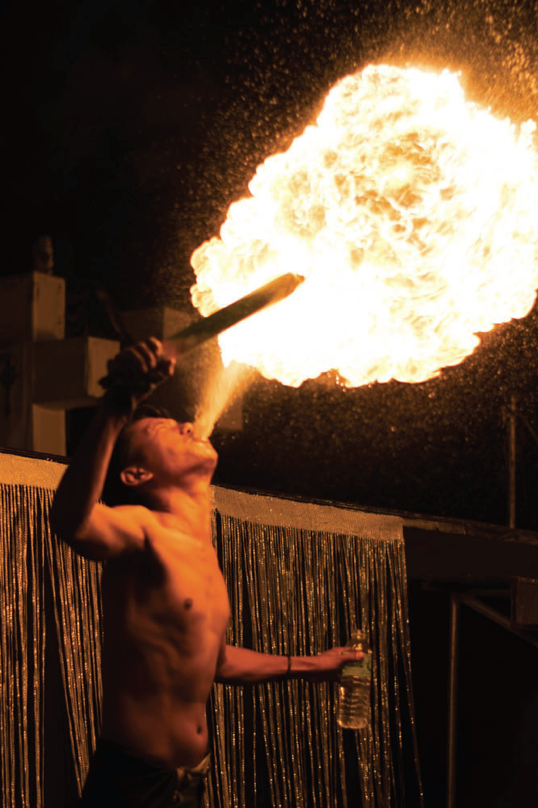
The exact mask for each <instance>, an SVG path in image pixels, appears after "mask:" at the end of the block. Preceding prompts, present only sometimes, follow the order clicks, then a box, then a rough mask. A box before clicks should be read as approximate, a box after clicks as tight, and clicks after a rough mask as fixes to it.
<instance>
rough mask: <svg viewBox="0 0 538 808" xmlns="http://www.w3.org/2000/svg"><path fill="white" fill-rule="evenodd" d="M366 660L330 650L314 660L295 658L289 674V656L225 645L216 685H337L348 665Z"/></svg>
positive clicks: (220, 659) (361, 656)
mask: <svg viewBox="0 0 538 808" xmlns="http://www.w3.org/2000/svg"><path fill="white" fill-rule="evenodd" d="M343 651H345V655H343ZM363 656H364V654H363V653H362V652H361V651H352V652H349V649H347V648H346V649H344V648H330V649H329V650H328V651H323V653H321V654H317V655H315V656H292V657H291V668H290V671H289V674H288V657H287V656H278V655H273V654H260V653H258V652H257V651H251V650H249V649H248V648H238V647H236V646H233V645H223V647H222V649H221V654H220V656H219V662H218V665H217V673H216V676H215V681H216V682H221V683H224V684H235V685H244V684H259V683H260V682H270V681H273V680H279V679H306V680H308V681H310V682H325V681H336V680H337V679H338V676H339V674H340V672H341V670H342V668H343V666H344V665H345V664H346V662H350V661H351V660H352V659H355V660H359V659H362V658H363Z"/></svg>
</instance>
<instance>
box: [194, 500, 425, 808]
mask: <svg viewBox="0 0 538 808" xmlns="http://www.w3.org/2000/svg"><path fill="white" fill-rule="evenodd" d="M214 495H215V496H214V499H215V508H214V536H215V543H216V547H217V552H218V554H219V557H220V560H221V565H222V569H223V572H224V576H225V578H226V580H227V583H228V591H229V594H230V601H231V609H232V620H231V624H230V630H229V635H228V642H229V643H230V644H231V645H247V646H249V647H252V648H254V649H255V650H257V651H263V652H267V653H274V654H293V655H302V654H317V653H320V652H321V651H324V650H325V649H327V648H330V647H332V646H335V645H343V644H345V642H346V640H347V638H348V637H349V634H350V631H351V630H352V629H353V628H355V627H362V628H363V629H366V631H367V632H368V634H369V636H370V639H371V644H372V649H373V661H374V664H373V684H372V715H371V727H370V729H368V730H366V731H361V732H350V731H349V730H341V729H340V728H339V727H338V725H337V723H336V707H337V687H336V685H335V684H331V683H323V684H319V683H318V684H313V683H306V682H300V681H291V682H275V683H271V684H267V685H259V686H256V687H254V688H250V687H249V688H246V687H245V688H237V687H229V686H224V685H216V686H215V688H214V695H213V701H212V707H213V710H212V719H213V720H212V724H213V732H214V743H213V747H214V750H213V753H214V756H215V765H214V767H213V770H212V775H211V779H210V785H209V805H210V806H212V808H240V806H246V805H256V806H259V807H260V808H263V807H264V806H271V807H272V808H274V806H282V808H340V806H341V807H342V808H351V807H352V806H365V807H366V806H368V808H374V806H375V807H376V808H399V807H400V806H404V805H408V806H412V808H416V807H417V806H419V805H421V804H422V789H421V784H420V772H419V762H418V756H417V748H416V738H415V728H414V711H413V699H412V683H411V659H410V645H409V621H408V612H407V597H406V590H407V581H406V570H405V555H404V544H403V531H402V523H401V520H400V519H399V518H397V517H392V516H383V515H376V514H369V513H365V512H362V511H358V510H353V509H348V508H339V507H332V506H320V505H314V504H310V503H308V504H307V503H299V502H293V501H289V500H283V499H277V498H269V497H261V496H255V495H250V494H243V493H240V492H237V491H230V490H226V489H222V488H221V489H217V488H216V489H214Z"/></svg>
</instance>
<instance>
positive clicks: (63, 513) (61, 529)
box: [49, 500, 87, 545]
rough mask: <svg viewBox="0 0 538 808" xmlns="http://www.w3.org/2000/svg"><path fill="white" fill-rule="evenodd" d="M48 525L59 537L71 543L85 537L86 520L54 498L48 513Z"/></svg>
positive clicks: (80, 540)
mask: <svg viewBox="0 0 538 808" xmlns="http://www.w3.org/2000/svg"><path fill="white" fill-rule="evenodd" d="M49 521H50V527H51V530H52V532H53V533H55V534H56V535H57V536H58V538H59V539H61V540H62V541H64V542H66V543H67V544H70V545H73V544H76V543H77V542H82V541H84V539H85V538H86V521H87V520H85V519H82V518H80V516H79V515H77V514H75V513H73V512H70V510H69V508H66V507H65V506H62V504H61V503H58V502H57V501H56V500H54V502H53V503H52V507H51V509H50V514H49Z"/></svg>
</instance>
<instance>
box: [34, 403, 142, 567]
mask: <svg viewBox="0 0 538 808" xmlns="http://www.w3.org/2000/svg"><path fill="white" fill-rule="evenodd" d="M125 421H126V418H125V416H120V415H117V414H114V413H110V412H107V410H106V408H104V407H101V408H100V409H99V410H98V412H97V415H96V417H95V418H94V420H93V422H92V424H91V426H90V428H89V429H88V431H87V432H86V434H85V435H84V437H83V439H82V441H81V443H80V445H79V447H78V449H77V451H76V453H75V455H74V457H73V459H72V461H71V463H70V465H69V467H68V469H67V470H66V472H65V474H64V476H63V478H62V480H61V482H60V485H59V487H58V490H57V492H56V497H55V499H54V503H53V506H52V509H51V514H50V520H51V526H52V528H53V530H55V531H56V533H57V534H58V535H59V536H60V538H61V539H63V540H64V541H65V542H67V543H68V544H70V545H71V546H72V547H73V548H74V549H75V550H76V551H77V552H79V553H80V554H81V555H84V556H86V557H87V558H92V559H94V560H98V561H100V560H104V559H106V558H111V557H113V556H115V555H117V554H118V553H120V552H122V551H124V550H125V549H128V548H135V547H137V546H139V547H141V546H142V544H143V540H144V531H143V527H142V523H143V518H142V519H141V518H140V517H141V516H143V514H142V512H143V511H145V510H146V509H145V508H134V507H129V506H125V507H118V508H108V507H107V506H106V505H102V504H100V503H99V502H98V500H99V497H100V496H101V493H102V490H103V485H104V482H105V477H106V473H107V469H108V464H109V462H110V457H111V455H112V451H113V449H114V444H115V443H116V440H117V438H118V435H119V433H120V432H121V430H122V428H123V426H124V424H125ZM139 512H140V513H139Z"/></svg>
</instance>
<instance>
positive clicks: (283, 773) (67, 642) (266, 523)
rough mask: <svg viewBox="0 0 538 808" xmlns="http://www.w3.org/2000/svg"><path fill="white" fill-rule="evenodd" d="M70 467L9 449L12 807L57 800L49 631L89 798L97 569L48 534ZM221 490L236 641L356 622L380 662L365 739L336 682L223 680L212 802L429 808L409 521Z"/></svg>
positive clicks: (6, 794)
mask: <svg viewBox="0 0 538 808" xmlns="http://www.w3.org/2000/svg"><path fill="white" fill-rule="evenodd" d="M62 472H63V467H62V466H61V465H59V464H53V463H48V462H47V461H38V460H30V459H27V458H20V457H14V456H10V455H5V454H3V455H0V547H1V552H2V582H1V588H0V604H1V609H2V612H1V616H2V640H1V648H0V671H1V680H0V683H1V692H0V711H1V712H0V748H1V754H2V763H1V770H0V780H1V782H0V785H1V788H2V798H1V802H0V806H1V808H19V806H20V808H42V806H43V808H46V805H47V801H46V795H44V781H45V777H44V773H45V767H46V764H47V755H46V749H45V748H44V732H45V731H44V725H45V722H44V715H45V707H44V705H45V688H46V687H47V679H46V677H45V672H46V670H47V668H46V656H45V655H46V643H47V631H50V630H51V627H54V628H53V629H52V630H55V631H56V634H57V646H58V651H57V653H58V655H59V666H60V670H61V675H62V683H63V691H64V696H65V703H66V710H67V715H68V719H69V720H68V728H69V736H70V737H69V741H70V749H71V754H72V760H71V762H70V764H69V765H71V766H72V768H73V770H74V774H75V778H76V783H77V788H78V791H79V793H80V790H81V787H82V783H83V780H84V777H85V774H86V771H87V767H88V762H89V757H90V754H91V749H92V747H93V745H94V743H95V739H96V735H97V733H98V729H99V704H100V698H101V679H100V639H101V627H100V626H101V619H100V572H99V566H98V565H96V564H93V563H91V562H87V561H85V560H84V559H81V558H79V557H78V556H76V555H75V554H74V553H72V552H71V551H70V549H69V548H68V547H66V546H64V545H63V544H61V543H59V542H58V541H57V540H56V538H55V537H53V536H51V534H50V529H49V525H48V518H47V517H48V509H49V507H50V502H51V499H52V496H53V491H54V488H55V486H56V484H57V482H58V480H59V478H60V476H61V473H62ZM213 495H214V511H213V524H214V541H215V546H216V548H217V552H218V554H219V558H220V561H221V565H222V569H223V573H224V576H225V578H226V581H227V584H228V591H229V594H230V602H231V609H232V621H231V624H230V629H229V635H228V642H229V643H230V644H232V645H245V646H246V647H252V648H254V649H255V650H259V651H264V652H268V653H277V654H288V653H290V654H293V655H300V654H315V653H318V652H320V651H323V650H325V649H327V648H329V647H331V646H333V645H341V644H345V642H346V639H347V637H348V636H349V633H350V631H351V629H352V628H354V627H355V626H361V627H363V628H365V629H366V630H367V631H368V633H369V636H370V640H371V643H372V647H373V651H374V668H373V688H372V716H371V718H372V724H371V729H369V730H367V731H364V732H358V733H357V732H350V731H349V730H346V731H342V730H341V729H340V728H339V727H338V726H337V724H336V718H335V710H336V705H337V693H336V691H337V687H336V685H335V684H327V683H324V684H313V683H307V682H298V681H291V682H277V683H272V684H267V685H258V686H255V687H244V688H241V687H231V686H223V685H216V686H215V688H214V692H213V696H212V704H211V709H210V711H209V719H210V723H211V725H212V733H213V740H212V746H213V757H214V765H213V768H212V773H211V777H210V780H209V787H208V793H207V798H206V805H207V806H209V808H244V807H245V806H252V808H254V807H256V808H265V806H271V808H355V806H356V807H357V808H359V806H360V807H361V808H362V807H363V806H364V808H400V806H402V807H403V806H405V805H407V806H409V807H410V808H416V807H417V806H419V805H422V804H423V802H422V790H421V785H420V774H419V764H418V756H417V751H416V739H415V730H414V717H413V702H412V690H411V661H410V647H409V625H408V614H407V601H406V572H405V557H404V546H403V537H402V526H401V520H399V519H398V518H397V517H392V516H383V515H376V514H369V513H366V512H364V511H358V510H354V509H348V508H343V507H334V506H322V505H314V504H309V503H298V502H294V501H288V500H282V499H276V498H270V497H262V496H255V495H252V494H243V493H240V492H237V491H231V490H227V489H223V488H216V487H215V488H214V489H213ZM49 588H50V589H49ZM47 591H50V593H51V594H52V603H53V606H52V607H48V608H49V611H51V612H52V614H49V615H48V617H47V614H46V608H45V605H46V603H45V601H46V593H47ZM49 599H50V598H49ZM54 648H56V643H54ZM48 720H50V719H48ZM66 765H67V764H66ZM410 772H411V776H410Z"/></svg>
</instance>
